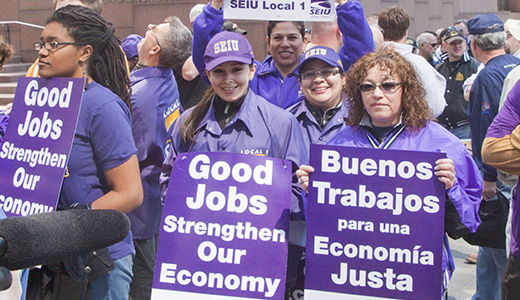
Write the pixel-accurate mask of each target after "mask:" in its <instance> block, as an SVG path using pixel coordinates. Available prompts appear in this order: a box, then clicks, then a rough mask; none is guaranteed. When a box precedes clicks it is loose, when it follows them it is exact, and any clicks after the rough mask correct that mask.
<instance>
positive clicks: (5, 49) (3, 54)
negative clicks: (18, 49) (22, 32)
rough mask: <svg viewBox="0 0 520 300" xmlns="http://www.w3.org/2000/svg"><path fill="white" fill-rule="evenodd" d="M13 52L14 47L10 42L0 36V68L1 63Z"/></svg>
mask: <svg viewBox="0 0 520 300" xmlns="http://www.w3.org/2000/svg"><path fill="white" fill-rule="evenodd" d="M13 53H14V48H13V46H11V45H10V44H8V43H7V42H5V41H4V39H3V37H2V36H0V70H2V68H3V64H4V63H6V62H8V61H9V59H11V56H12V55H13Z"/></svg>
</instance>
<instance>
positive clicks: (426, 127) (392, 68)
mask: <svg viewBox="0 0 520 300" xmlns="http://www.w3.org/2000/svg"><path fill="white" fill-rule="evenodd" d="M346 82H347V83H346V86H345V90H346V94H347V97H348V107H349V113H348V119H347V121H346V122H347V125H348V126H347V127H346V128H345V129H343V130H342V131H340V132H339V133H338V134H337V135H336V136H335V137H334V138H333V139H332V140H330V142H329V144H330V145H338V146H350V147H361V148H376V149H398V150H413V151H428V152H445V153H446V154H447V158H444V159H439V160H437V161H436V165H435V175H436V176H437V178H438V179H439V180H440V181H441V182H442V183H443V184H444V186H445V189H446V202H450V203H449V204H448V203H446V215H448V214H449V216H450V218H449V220H452V221H453V222H454V223H453V224H454V225H453V226H451V224H452V223H446V232H447V233H448V235H450V237H452V238H460V237H461V235H462V234H464V233H468V232H474V231H475V230H476V229H477V227H478V225H479V224H480V219H479V217H478V208H479V206H480V196H481V193H482V179H481V177H480V173H479V171H478V168H477V166H476V164H475V162H474V161H473V159H472V157H471V155H470V154H469V152H468V150H467V149H466V147H465V146H464V144H462V142H461V141H460V140H459V139H458V138H456V137H455V136H454V135H452V134H451V133H450V132H448V131H447V130H446V129H445V128H444V127H442V126H441V125H439V124H437V123H435V122H433V121H432V117H431V112H430V110H429V109H428V105H427V104H426V101H425V100H424V88H423V87H422V85H421V84H420V81H419V80H418V77H417V75H416V73H415V71H414V69H413V67H412V65H411V64H410V63H409V62H408V61H407V60H406V59H405V58H404V57H402V56H401V55H400V54H399V53H397V52H395V51H393V50H392V49H389V48H384V49H382V50H379V51H377V52H375V53H370V54H367V55H366V56H364V57H363V58H361V59H360V60H359V61H358V62H357V63H356V64H354V65H353V66H352V68H351V69H350V71H349V72H348V74H347V81H346ZM313 171H314V169H313V168H312V167H310V166H301V167H300V169H299V170H298V171H297V172H296V174H297V176H298V178H299V180H300V183H301V186H302V188H303V189H305V190H307V188H308V186H309V177H308V175H309V173H311V172H313ZM442 264H443V265H442V270H443V290H442V293H443V296H445V291H446V287H447V284H448V281H449V279H450V277H451V274H452V272H453V270H454V266H455V265H454V262H453V258H452V256H451V252H450V250H449V244H448V238H447V236H445V239H444V251H443V263H442Z"/></svg>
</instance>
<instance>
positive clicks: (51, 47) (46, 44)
mask: <svg viewBox="0 0 520 300" xmlns="http://www.w3.org/2000/svg"><path fill="white" fill-rule="evenodd" d="M61 45H85V44H84V43H76V42H56V41H52V42H36V43H34V50H36V51H40V50H41V49H42V48H45V49H46V50H48V51H49V50H54V49H57V48H58V47H59V46H61Z"/></svg>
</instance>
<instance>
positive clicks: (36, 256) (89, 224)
mask: <svg viewBox="0 0 520 300" xmlns="http://www.w3.org/2000/svg"><path fill="white" fill-rule="evenodd" d="M129 230H130V221H129V220H128V217H127V216H126V215H125V214H123V213H121V212H119V211H116V210H86V209H75V210H65V211H55V212H49V213H41V214H36V215H31V216H27V217H10V218H6V219H2V220H0V241H2V242H0V266H3V267H6V268H8V269H10V270H18V269H24V268H28V267H32V266H37V265H44V264H52V263H56V262H59V261H61V260H64V259H68V258H73V257H76V256H78V255H81V254H84V253H87V252H90V251H94V250H98V249H101V248H105V247H108V246H110V245H113V244H115V243H117V242H119V241H121V240H122V239H124V238H125V237H126V235H127V234H128V231H129ZM2 244H5V245H4V247H3V248H4V249H5V251H3V253H2Z"/></svg>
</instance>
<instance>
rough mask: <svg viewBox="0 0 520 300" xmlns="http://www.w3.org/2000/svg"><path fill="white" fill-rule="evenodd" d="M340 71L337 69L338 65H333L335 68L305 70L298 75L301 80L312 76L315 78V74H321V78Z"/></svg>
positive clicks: (310, 78)
mask: <svg viewBox="0 0 520 300" xmlns="http://www.w3.org/2000/svg"><path fill="white" fill-rule="evenodd" d="M340 72H341V71H340V70H339V68H338V67H335V68H325V69H321V70H319V71H306V72H303V73H302V74H300V77H301V79H303V80H312V79H314V78H316V76H318V75H319V76H321V77H323V78H329V77H330V76H334V75H336V74H338V73H340Z"/></svg>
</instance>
